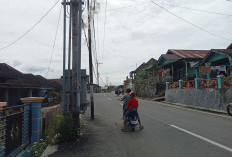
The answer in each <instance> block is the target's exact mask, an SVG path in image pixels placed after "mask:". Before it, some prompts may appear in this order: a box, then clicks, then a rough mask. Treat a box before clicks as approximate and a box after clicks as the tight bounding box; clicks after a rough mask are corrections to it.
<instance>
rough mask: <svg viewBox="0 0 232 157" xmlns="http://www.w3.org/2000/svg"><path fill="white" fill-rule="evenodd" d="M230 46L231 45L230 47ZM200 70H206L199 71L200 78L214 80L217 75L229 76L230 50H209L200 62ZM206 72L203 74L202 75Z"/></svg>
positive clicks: (231, 59)
mask: <svg viewBox="0 0 232 157" xmlns="http://www.w3.org/2000/svg"><path fill="white" fill-rule="evenodd" d="M231 46H232V45H231ZM200 68H202V69H207V68H208V70H202V72H201V71H200V77H204V75H206V76H207V78H208V79H209V78H216V77H217V76H218V75H219V74H221V75H224V76H231V74H232V49H228V48H227V49H211V50H210V51H209V53H208V54H207V56H206V57H205V58H204V59H203V60H202V62H201V64H200ZM204 71H206V72H205V73H203V72H204Z"/></svg>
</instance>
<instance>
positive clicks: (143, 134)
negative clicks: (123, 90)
mask: <svg viewBox="0 0 232 157" xmlns="http://www.w3.org/2000/svg"><path fill="white" fill-rule="evenodd" d="M118 98H120V97H117V96H116V95H115V94H113V93H107V94H95V97H94V99H95V120H94V121H91V120H89V119H90V107H89V108H88V110H87V113H86V115H85V116H84V121H85V122H84V123H85V125H86V128H87V135H88V136H87V138H86V140H84V141H83V144H82V145H79V144H77V145H75V144H73V143H71V144H69V145H65V146H60V148H61V149H60V150H59V149H58V152H56V153H54V154H53V155H49V156H56V157H58V156H73V157H74V156H75V157H76V156H78V157H232V118H231V117H229V116H222V115H216V114H211V113H206V112H201V111H195V110H191V109H186V108H182V107H175V106H171V105H167V104H166V105H165V104H161V103H159V102H152V101H145V100H141V99H139V109H138V111H139V114H140V118H141V121H142V125H143V126H144V129H143V130H138V129H137V130H136V131H135V132H121V128H122V126H123V125H122V119H121V117H122V105H121V102H120V101H119V100H117V99H118ZM62 148H63V149H62Z"/></svg>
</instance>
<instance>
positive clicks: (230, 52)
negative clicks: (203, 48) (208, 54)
mask: <svg viewBox="0 0 232 157" xmlns="http://www.w3.org/2000/svg"><path fill="white" fill-rule="evenodd" d="M211 51H212V52H216V53H221V54H225V55H226V56H230V57H232V49H212V50H211Z"/></svg>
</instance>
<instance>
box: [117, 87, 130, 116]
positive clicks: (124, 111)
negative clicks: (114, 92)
mask: <svg viewBox="0 0 232 157" xmlns="http://www.w3.org/2000/svg"><path fill="white" fill-rule="evenodd" d="M130 92H131V89H130V88H128V89H126V95H124V96H123V97H122V98H121V99H119V100H120V101H123V115H122V117H123V116H124V115H125V113H126V110H127V104H128V102H129V100H130Z"/></svg>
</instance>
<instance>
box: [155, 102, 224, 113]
mask: <svg viewBox="0 0 232 157" xmlns="http://www.w3.org/2000/svg"><path fill="white" fill-rule="evenodd" d="M158 103H160V104H169V105H173V106H180V107H183V108H190V109H194V110H199V111H204V112H210V113H215V114H222V115H228V114H227V112H226V111H223V110H216V109H209V108H203V107H198V106H192V105H185V104H180V103H172V102H167V101H162V102H158Z"/></svg>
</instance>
